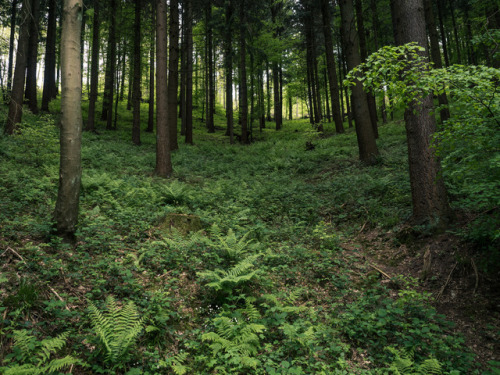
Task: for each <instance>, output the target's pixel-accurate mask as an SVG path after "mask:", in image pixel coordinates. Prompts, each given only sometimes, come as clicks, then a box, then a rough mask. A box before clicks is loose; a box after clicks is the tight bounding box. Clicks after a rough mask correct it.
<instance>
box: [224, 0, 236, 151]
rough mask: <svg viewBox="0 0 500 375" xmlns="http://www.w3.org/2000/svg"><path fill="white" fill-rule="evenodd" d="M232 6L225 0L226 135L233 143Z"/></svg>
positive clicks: (230, 0)
mask: <svg viewBox="0 0 500 375" xmlns="http://www.w3.org/2000/svg"><path fill="white" fill-rule="evenodd" d="M232 17H233V4H232V0H226V40H225V42H226V43H225V47H226V48H225V51H224V54H225V59H226V64H225V65H226V66H225V71H226V122H227V130H226V135H227V136H229V142H230V143H231V144H233V143H234V118H233V30H232Z"/></svg>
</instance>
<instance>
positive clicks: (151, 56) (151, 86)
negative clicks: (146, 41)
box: [146, 0, 156, 133]
mask: <svg viewBox="0 0 500 375" xmlns="http://www.w3.org/2000/svg"><path fill="white" fill-rule="evenodd" d="M155 22H156V21H155V0H152V1H151V31H152V32H151V47H150V49H149V108H148V109H149V113H148V127H147V128H146V132H148V133H152V132H153V130H154V114H155V32H154V27H155Z"/></svg>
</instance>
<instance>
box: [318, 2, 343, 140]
mask: <svg viewBox="0 0 500 375" xmlns="http://www.w3.org/2000/svg"><path fill="white" fill-rule="evenodd" d="M328 4H329V1H328V0H322V1H321V14H322V16H323V17H322V18H323V34H324V37H325V51H326V68H327V70H328V82H329V84H330V100H331V108H332V115H333V121H334V122H335V132H336V133H337V134H341V133H344V131H345V130H344V124H343V122H342V113H341V110H340V103H339V102H340V100H339V84H338V80H337V72H336V69H335V57H334V55H333V41H332V30H331V19H330V7H329V6H328Z"/></svg>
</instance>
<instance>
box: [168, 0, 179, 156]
mask: <svg viewBox="0 0 500 375" xmlns="http://www.w3.org/2000/svg"><path fill="white" fill-rule="evenodd" d="M169 37H170V40H169V54H168V55H169V66H168V73H169V74H168V114H167V123H168V125H167V127H168V130H169V134H170V137H169V141H170V150H171V151H174V150H177V149H178V148H179V145H178V143H177V87H178V85H179V1H178V0H171V1H170V35H169Z"/></svg>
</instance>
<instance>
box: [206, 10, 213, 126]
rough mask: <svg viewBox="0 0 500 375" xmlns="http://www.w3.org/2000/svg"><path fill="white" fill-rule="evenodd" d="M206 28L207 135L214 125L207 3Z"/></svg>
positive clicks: (211, 54)
mask: <svg viewBox="0 0 500 375" xmlns="http://www.w3.org/2000/svg"><path fill="white" fill-rule="evenodd" d="M206 28H207V58H206V64H207V76H206V80H207V93H206V96H207V108H206V112H207V114H206V121H207V129H208V132H209V133H215V124H214V103H213V99H214V96H213V94H212V93H213V92H214V87H213V75H214V65H213V31H212V3H211V2H208V3H207V9H206Z"/></svg>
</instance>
